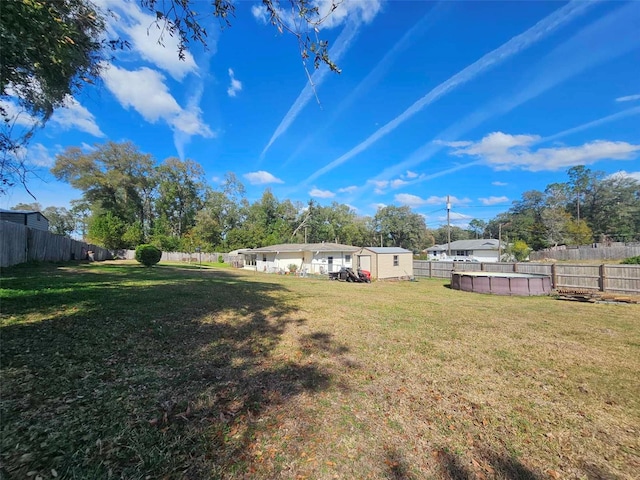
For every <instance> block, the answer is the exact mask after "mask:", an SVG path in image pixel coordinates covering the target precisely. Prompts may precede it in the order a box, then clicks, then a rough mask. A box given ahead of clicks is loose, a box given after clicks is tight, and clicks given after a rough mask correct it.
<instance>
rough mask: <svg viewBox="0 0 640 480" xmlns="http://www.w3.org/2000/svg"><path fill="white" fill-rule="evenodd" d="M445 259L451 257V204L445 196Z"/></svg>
mask: <svg viewBox="0 0 640 480" xmlns="http://www.w3.org/2000/svg"><path fill="white" fill-rule="evenodd" d="M447 257H451V202H450V201H449V195H447Z"/></svg>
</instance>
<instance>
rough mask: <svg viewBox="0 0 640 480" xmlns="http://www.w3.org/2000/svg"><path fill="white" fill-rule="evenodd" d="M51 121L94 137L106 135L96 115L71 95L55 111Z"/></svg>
mask: <svg viewBox="0 0 640 480" xmlns="http://www.w3.org/2000/svg"><path fill="white" fill-rule="evenodd" d="M51 121H52V122H53V123H57V124H58V125H60V126H61V127H62V128H64V129H66V130H71V129H74V128H75V129H78V130H80V131H82V132H86V133H89V134H91V135H93V136H94V137H101V138H102V137H105V134H104V133H102V130H100V127H99V126H98V124H97V123H96V117H94V116H93V114H92V113H91V112H90V111H89V110H87V109H86V108H85V107H83V106H82V105H80V103H79V102H78V101H77V100H76V99H75V98H73V97H72V96H70V95H67V96H66V97H65V99H64V102H63V106H62V108H58V109H57V110H56V111H55V112H53V115H52V116H51Z"/></svg>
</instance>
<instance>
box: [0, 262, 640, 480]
mask: <svg viewBox="0 0 640 480" xmlns="http://www.w3.org/2000/svg"><path fill="white" fill-rule="evenodd" d="M2 277H3V278H2V284H1V295H2V297H1V300H2V304H1V310H2V328H1V329H0V335H1V336H0V341H1V347H2V348H1V350H0V360H1V364H0V365H1V375H2V377H1V380H2V385H3V387H2V398H1V400H0V402H1V403H0V407H1V412H0V413H1V414H2V440H1V441H2V454H1V455H2V457H1V458H2V465H1V467H0V468H2V471H3V473H4V474H6V475H7V476H9V477H18V478H21V477H25V476H26V475H28V474H31V476H32V477H33V476H35V475H40V476H41V477H43V478H50V477H52V476H53V474H54V473H55V474H56V475H58V476H60V477H92V478H106V477H108V476H109V475H111V476H115V477H125V478H145V477H146V476H150V478H299V479H303V478H309V479H325V478H327V479H329V478H375V479H382V478H397V479H401V478H402V479H421V478H443V479H447V478H452V479H472V478H505V479H506V478H524V479H527V478H530V479H542V478H576V479H577V478H629V479H630V478H634V476H635V473H634V472H637V471H638V469H639V468H640V444H639V442H638V437H639V433H640V403H639V402H640V400H639V399H640V386H639V384H638V381H637V372H638V371H640V325H639V323H638V318H640V306H638V305H606V304H577V303H573V302H571V303H570V302H558V301H556V300H553V299H552V298H549V297H543V298H537V297H531V298H529V297H527V298H519V297H495V296H488V295H478V294H473V293H467V292H460V291H455V290H451V289H448V288H445V282H442V281H436V280H424V281H419V282H397V283H396V282H394V283H373V284H370V285H365V284H353V285H351V284H345V283H341V282H329V281H326V280H322V279H312V278H297V277H289V276H279V275H268V274H257V273H252V272H251V273H249V272H242V271H235V270H230V269H225V270H218V269H206V270H204V269H203V271H195V270H190V269H181V268H176V267H175V266H170V267H169V266H162V265H159V266H157V267H154V268H141V267H137V266H136V265H133V264H119V263H112V264H108V265H94V264H92V265H79V266H74V267H55V266H40V267H31V268H19V269H10V270H6V271H3V276H2Z"/></svg>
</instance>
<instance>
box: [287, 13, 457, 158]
mask: <svg viewBox="0 0 640 480" xmlns="http://www.w3.org/2000/svg"><path fill="white" fill-rule="evenodd" d="M447 7H448V5H446V3H445V2H438V3H437V4H435V5H434V6H433V7H432V8H430V9H429V11H428V12H427V13H426V14H425V15H423V17H422V18H421V19H420V20H418V22H417V23H416V24H415V25H413V27H411V28H410V29H409V30H407V31H406V32H405V34H404V35H403V36H402V38H401V39H400V40H398V41H397V42H396V43H395V45H394V46H393V47H391V49H390V50H388V51H387V53H385V55H384V57H382V59H381V60H380V61H379V62H378V64H377V65H376V66H375V67H373V70H371V71H370V72H369V73H368V74H367V76H366V77H365V78H364V79H363V80H362V81H361V82H360V83H359V84H358V86H357V87H356V88H354V89H353V91H352V92H351V93H350V94H349V95H348V96H347V98H345V99H344V100H343V101H342V102H340V105H338V107H337V108H336V110H335V111H334V112H333V114H332V115H331V118H330V119H329V120H327V121H326V122H325V124H324V125H323V126H322V128H320V129H319V130H317V131H314V132H313V133H311V134H309V135H308V136H307V138H305V140H304V141H302V142H301V143H300V145H298V148H296V150H295V152H293V153H292V154H291V155H290V156H289V159H288V160H287V161H286V162H285V163H284V165H286V164H288V163H289V162H291V161H292V160H293V159H294V158H296V157H297V156H298V155H299V154H300V153H301V152H303V151H304V150H305V149H306V147H307V146H308V145H309V144H310V143H311V142H312V141H313V139H314V138H318V137H320V138H321V137H322V136H323V135H324V133H325V132H326V131H327V129H328V128H329V127H331V126H333V125H334V123H335V121H336V119H337V118H338V117H339V116H340V115H341V114H342V112H344V111H345V110H347V109H348V108H349V107H351V105H353V103H354V102H355V101H356V100H357V99H358V98H360V97H361V96H362V95H363V94H364V93H366V92H367V91H369V90H370V89H371V86H372V85H375V84H377V83H378V82H379V81H380V79H381V78H382V76H383V75H384V74H385V73H386V72H387V70H389V67H390V66H391V65H392V64H393V60H394V59H395V57H396V56H397V55H398V54H399V53H400V52H402V51H403V50H404V49H406V48H407V47H408V46H409V45H411V44H412V43H413V42H414V40H415V38H416V37H419V36H421V35H424V33H425V31H426V30H428V29H429V28H431V26H432V25H433V24H434V23H436V21H437V20H438V18H439V17H440V16H441V14H442V13H443V11H444V10H445V8H447Z"/></svg>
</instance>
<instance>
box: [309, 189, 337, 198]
mask: <svg viewBox="0 0 640 480" xmlns="http://www.w3.org/2000/svg"><path fill="white" fill-rule="evenodd" d="M309 195H311V196H312V197H317V198H333V197H335V196H336V194H335V193H333V192H331V191H329V190H320V189H319V188H312V189H311V190H310V191H309Z"/></svg>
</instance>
